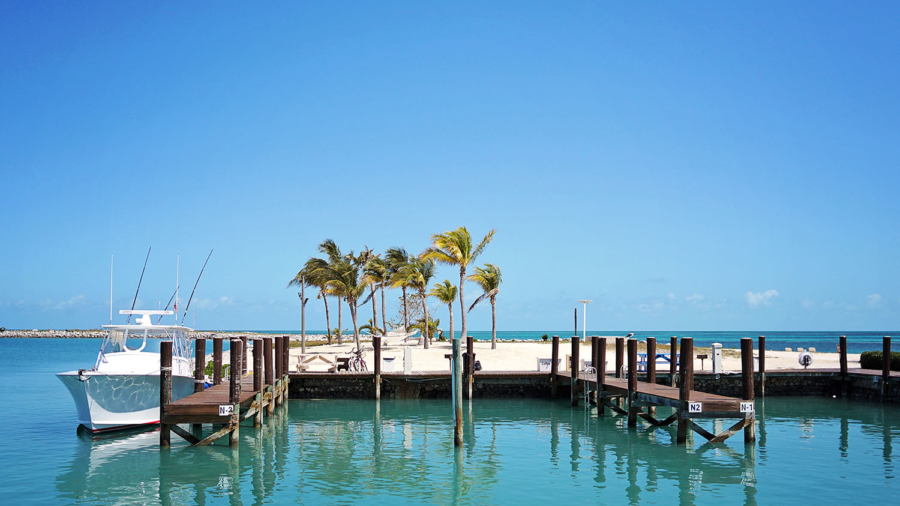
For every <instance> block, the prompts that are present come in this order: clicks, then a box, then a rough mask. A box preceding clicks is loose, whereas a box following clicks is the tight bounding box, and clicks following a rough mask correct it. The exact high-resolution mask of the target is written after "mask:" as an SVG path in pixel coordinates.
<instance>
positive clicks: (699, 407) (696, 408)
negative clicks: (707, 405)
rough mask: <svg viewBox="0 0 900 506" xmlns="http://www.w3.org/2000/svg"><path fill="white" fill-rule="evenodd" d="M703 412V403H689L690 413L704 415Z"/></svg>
mask: <svg viewBox="0 0 900 506" xmlns="http://www.w3.org/2000/svg"><path fill="white" fill-rule="evenodd" d="M702 412H703V403H702V402H689V403H688V413H702Z"/></svg>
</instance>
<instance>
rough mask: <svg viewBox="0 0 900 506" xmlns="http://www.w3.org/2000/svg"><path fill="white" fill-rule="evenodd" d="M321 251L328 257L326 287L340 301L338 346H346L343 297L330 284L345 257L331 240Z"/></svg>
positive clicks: (329, 335)
mask: <svg viewBox="0 0 900 506" xmlns="http://www.w3.org/2000/svg"><path fill="white" fill-rule="evenodd" d="M319 251H321V252H322V253H325V255H327V256H328V271H326V272H325V273H323V275H324V276H325V277H326V285H327V286H328V288H329V289H328V295H335V296H337V300H338V326H337V340H338V344H344V339H343V336H342V335H341V329H342V328H344V325H343V317H344V315H343V306H342V305H341V295H340V294H338V293H334V292H333V288H332V286H331V285H330V284H329V283H328V281H329V280H330V279H332V278H333V277H334V267H335V266H336V265H337V264H338V263H339V262H341V261H343V259H344V256H343V255H342V254H341V248H339V247H338V245H337V244H336V243H335V242H334V241H333V240H331V239H325V240H324V241H322V244H320V245H319ZM328 342H329V343H331V329H328Z"/></svg>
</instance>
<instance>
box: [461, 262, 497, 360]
mask: <svg viewBox="0 0 900 506" xmlns="http://www.w3.org/2000/svg"><path fill="white" fill-rule="evenodd" d="M466 279H468V280H469V281H474V282H475V283H476V284H477V285H478V286H480V287H481V289H482V290H483V291H484V293H483V294H482V295H481V297H478V298H477V299H475V302H473V303H472V305H471V306H470V307H469V311H471V310H472V308H474V307H475V306H476V305H478V303H479V302H481V301H483V300H484V299H485V298H489V299H490V300H491V349H492V350H496V349H497V293H498V292H500V283H502V282H503V277H502V276H501V274H500V268H499V267H497V266H496V265H494V264H484V267H476V268H475V274H472V275H471V276H469V277H468V278H466Z"/></svg>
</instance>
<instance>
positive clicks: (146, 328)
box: [56, 310, 194, 432]
mask: <svg viewBox="0 0 900 506" xmlns="http://www.w3.org/2000/svg"><path fill="white" fill-rule="evenodd" d="M119 314H140V315H141V317H139V318H137V319H136V320H135V322H136V324H134V325H104V326H103V328H104V329H106V330H107V331H108V334H107V336H106V338H105V339H104V340H103V344H102V345H101V347H100V353H99V354H98V355H97V362H96V363H95V364H94V367H93V368H92V369H79V370H77V371H69V372H63V373H59V374H57V375H56V376H57V377H58V378H59V379H60V380H61V381H62V382H63V384H64V385H66V388H68V389H69V393H71V394H72V399H74V401H75V407H76V409H77V410H78V423H79V424H80V425H83V426H84V427H85V428H86V429H88V430H90V431H92V432H100V431H110V430H116V429H125V428H130V427H134V426H137V425H151V424H156V423H159V353H153V352H149V351H144V349H145V348H146V347H147V339H148V338H154V339H163V340H169V341H172V400H173V401H174V400H178V399H181V398H182V397H186V396H188V395H190V394H191V393H193V391H194V377H193V359H192V356H193V347H194V346H193V342H192V341H191V340H190V338H189V336H188V332H190V331H191V329H189V328H187V327H182V326H179V325H154V324H153V323H152V321H151V317H153V316H162V315H170V314H173V312H172V311H140V310H135V311H131V310H122V311H119ZM138 343H139V345H138V346H137V347H135V346H134V345H137V344H138ZM129 345H131V346H129Z"/></svg>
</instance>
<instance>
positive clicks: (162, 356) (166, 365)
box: [159, 341, 172, 447]
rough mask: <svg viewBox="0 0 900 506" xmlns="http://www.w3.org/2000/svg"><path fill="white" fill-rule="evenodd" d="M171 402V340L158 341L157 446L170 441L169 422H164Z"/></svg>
mask: <svg viewBox="0 0 900 506" xmlns="http://www.w3.org/2000/svg"><path fill="white" fill-rule="evenodd" d="M171 402H172V341H163V342H161V343H159V446H160V447H167V446H169V443H170V434H169V432H170V429H169V424H167V423H165V422H164V420H165V416H166V406H168V405H169V403H171Z"/></svg>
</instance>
